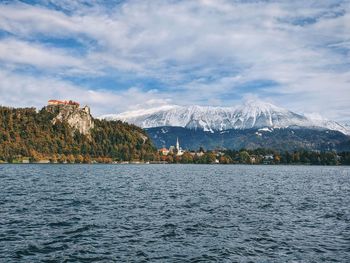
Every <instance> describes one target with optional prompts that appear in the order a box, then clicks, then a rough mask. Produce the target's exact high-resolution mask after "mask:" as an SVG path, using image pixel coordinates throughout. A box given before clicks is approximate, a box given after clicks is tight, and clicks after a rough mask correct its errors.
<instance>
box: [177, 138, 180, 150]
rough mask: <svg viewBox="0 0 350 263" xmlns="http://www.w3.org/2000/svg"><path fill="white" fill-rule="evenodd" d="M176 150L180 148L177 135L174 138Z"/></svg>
mask: <svg viewBox="0 0 350 263" xmlns="http://www.w3.org/2000/svg"><path fill="white" fill-rule="evenodd" d="M176 150H178V151H179V150H180V144H179V137H177V138H176Z"/></svg>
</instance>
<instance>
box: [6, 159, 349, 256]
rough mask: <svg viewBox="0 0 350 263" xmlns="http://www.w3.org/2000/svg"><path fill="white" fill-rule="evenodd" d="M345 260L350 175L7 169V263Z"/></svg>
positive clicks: (230, 168)
mask: <svg viewBox="0 0 350 263" xmlns="http://www.w3.org/2000/svg"><path fill="white" fill-rule="evenodd" d="M323 261H326V262H329V261H332V262H350V167H321V166H249V165H247V166H245V165H227V166H225V165H0V262H6V263H7V262H323Z"/></svg>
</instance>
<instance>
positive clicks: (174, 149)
mask: <svg viewBox="0 0 350 263" xmlns="http://www.w3.org/2000/svg"><path fill="white" fill-rule="evenodd" d="M158 152H159V153H160V154H161V155H163V156H166V155H168V154H173V153H175V152H176V156H181V155H183V154H184V153H185V151H184V150H182V148H181V147H180V143H179V138H176V146H173V145H171V146H170V147H169V150H168V149H167V148H166V147H163V148H161V149H159V150H158Z"/></svg>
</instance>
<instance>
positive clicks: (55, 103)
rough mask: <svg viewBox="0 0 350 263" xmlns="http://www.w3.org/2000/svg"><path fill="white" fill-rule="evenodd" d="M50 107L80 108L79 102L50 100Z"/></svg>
mask: <svg viewBox="0 0 350 263" xmlns="http://www.w3.org/2000/svg"><path fill="white" fill-rule="evenodd" d="M47 104H48V105H74V106H78V107H79V106H80V104H79V103H78V102H75V101H72V100H49V101H48V102H47Z"/></svg>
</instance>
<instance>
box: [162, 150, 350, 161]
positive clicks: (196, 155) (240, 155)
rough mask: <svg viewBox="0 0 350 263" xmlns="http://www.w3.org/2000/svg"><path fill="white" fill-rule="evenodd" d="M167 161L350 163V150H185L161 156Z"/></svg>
mask: <svg viewBox="0 0 350 263" xmlns="http://www.w3.org/2000/svg"><path fill="white" fill-rule="evenodd" d="M160 159H161V160H162V161H164V162H167V163H194V164H214V163H218V164H309V165H350V152H340V153H336V152H315V151H305V150H300V151H293V152H288V151H284V152H279V151H274V150H270V149H262V148H260V149H255V150H246V149H241V150H239V151H235V150H225V151H207V152H204V151H201V150H200V151H198V152H185V153H184V154H183V155H181V156H178V155H177V154H176V153H174V154H169V155H166V156H160Z"/></svg>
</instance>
